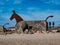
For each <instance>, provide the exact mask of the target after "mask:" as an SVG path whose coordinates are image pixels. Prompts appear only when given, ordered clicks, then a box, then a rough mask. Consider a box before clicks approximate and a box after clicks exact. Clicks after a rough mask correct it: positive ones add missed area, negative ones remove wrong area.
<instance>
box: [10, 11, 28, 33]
mask: <svg viewBox="0 0 60 45" xmlns="http://www.w3.org/2000/svg"><path fill="white" fill-rule="evenodd" d="M14 18H15V20H16V26H15V30H17V31H18V32H19V33H23V32H24V31H25V30H26V29H28V24H27V23H26V22H24V20H23V19H22V18H21V17H20V16H19V15H17V14H16V12H15V11H14V10H13V14H12V16H11V18H10V20H12V19H14ZM28 31H29V30H28Z"/></svg>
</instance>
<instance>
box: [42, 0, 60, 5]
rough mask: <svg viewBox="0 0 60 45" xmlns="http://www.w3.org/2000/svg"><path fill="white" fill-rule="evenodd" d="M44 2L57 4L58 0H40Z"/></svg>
mask: <svg viewBox="0 0 60 45" xmlns="http://www.w3.org/2000/svg"><path fill="white" fill-rule="evenodd" d="M42 1H43V2H44V3H47V4H57V5H60V0H42Z"/></svg>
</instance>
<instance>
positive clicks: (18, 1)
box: [13, 0, 22, 4]
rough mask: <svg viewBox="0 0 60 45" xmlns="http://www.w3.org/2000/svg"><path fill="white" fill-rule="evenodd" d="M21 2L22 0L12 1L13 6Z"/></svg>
mask: <svg viewBox="0 0 60 45" xmlns="http://www.w3.org/2000/svg"><path fill="white" fill-rule="evenodd" d="M21 2H22V0H14V3H13V4H20V3H21Z"/></svg>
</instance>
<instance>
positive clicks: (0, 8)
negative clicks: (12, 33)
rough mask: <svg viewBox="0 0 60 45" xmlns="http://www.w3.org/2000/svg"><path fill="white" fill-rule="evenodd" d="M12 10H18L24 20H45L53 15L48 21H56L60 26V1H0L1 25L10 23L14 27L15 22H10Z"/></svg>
mask: <svg viewBox="0 0 60 45" xmlns="http://www.w3.org/2000/svg"><path fill="white" fill-rule="evenodd" d="M12 10H16V13H17V14H19V15H20V16H21V17H22V18H23V19H24V20H44V19H45V18H46V17H47V16H49V15H53V16H54V17H53V18H49V19H48V21H54V22H55V25H56V26H60V0H0V25H4V24H5V23H7V22H8V23H9V25H7V26H10V27H11V26H14V25H15V24H16V22H15V20H12V21H10V20H9V18H10V17H11V15H12Z"/></svg>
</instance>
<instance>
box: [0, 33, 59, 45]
mask: <svg viewBox="0 0 60 45" xmlns="http://www.w3.org/2000/svg"><path fill="white" fill-rule="evenodd" d="M0 45H60V33H48V34H47V33H44V34H43V33H42V34H41V33H40V34H39V33H35V34H7V35H0Z"/></svg>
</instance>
